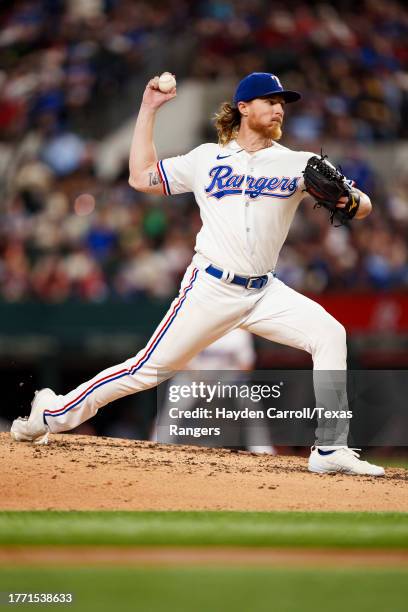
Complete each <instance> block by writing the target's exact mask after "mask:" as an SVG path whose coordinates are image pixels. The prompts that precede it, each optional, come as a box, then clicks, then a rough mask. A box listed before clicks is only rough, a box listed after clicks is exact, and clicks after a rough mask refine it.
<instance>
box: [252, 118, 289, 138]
mask: <svg viewBox="0 0 408 612" xmlns="http://www.w3.org/2000/svg"><path fill="white" fill-rule="evenodd" d="M248 127H249V128H250V129H251V130H253V131H254V132H256V133H257V134H259V135H260V136H262V138H265V139H267V140H280V139H281V138H282V124H280V123H279V122H278V121H274V122H273V123H272V124H271V125H260V124H259V123H257V122H255V121H254V120H252V119H251V118H250V117H248Z"/></svg>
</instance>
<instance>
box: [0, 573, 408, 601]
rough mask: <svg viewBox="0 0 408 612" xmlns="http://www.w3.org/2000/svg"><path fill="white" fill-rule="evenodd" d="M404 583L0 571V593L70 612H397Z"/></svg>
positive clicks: (305, 576) (309, 576) (380, 577)
mask: <svg viewBox="0 0 408 612" xmlns="http://www.w3.org/2000/svg"><path fill="white" fill-rule="evenodd" d="M407 578H408V575H407V573H406V572H404V571H402V570H398V569H395V570H394V569H393V570H390V569H385V570H378V569H375V570H374V569H373V570H363V569H353V570H343V569H321V570H312V569H304V570H303V569H280V568H271V569H268V568H257V569H251V568H224V567H213V568H198V567H196V568H161V569H151V568H135V569H130V568H112V569H111V568H109V569H106V568H103V569H101V568H78V569H67V568H64V569H55V568H53V569H50V568H36V569H32V568H19V569H6V570H1V574H0V591H3V593H4V592H35V593H39V592H40V593H41V592H45V593H49V592H59V593H66V592H72V593H73V594H74V603H73V604H72V605H69V606H68V605H67V606H61V605H60V606H55V605H49V606H38V605H36V606H35V609H36V610H38V609H44V610H45V609H48V610H50V609H52V610H56V609H59V610H72V611H73V612H74V611H75V612H78V611H87V612H104V611H105V610H106V611H109V612H111V611H112V610H118V611H120V612H128V611H129V612H138V611H142V612H173V611H174V612H271V611H276V612H315V611H316V610H320V609H324V610H330V612H344V610H346V609H348V610H358V612H385V611H386V610H387V611H392V612H405V611H406V609H407V608H406V604H407V598H408V579H407ZM3 597H4V596H3ZM19 607H20V606H19ZM26 608H27V606H26Z"/></svg>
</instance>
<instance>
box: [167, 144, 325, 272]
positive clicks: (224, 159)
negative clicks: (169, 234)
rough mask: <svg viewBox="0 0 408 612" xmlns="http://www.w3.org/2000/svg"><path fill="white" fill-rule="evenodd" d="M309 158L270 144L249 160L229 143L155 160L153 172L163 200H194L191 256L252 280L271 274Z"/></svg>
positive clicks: (300, 188) (206, 145)
mask: <svg viewBox="0 0 408 612" xmlns="http://www.w3.org/2000/svg"><path fill="white" fill-rule="evenodd" d="M312 155H314V153H310V152H305V151H292V150H290V149H288V148H286V147H283V146H281V145H279V144H277V143H276V142H274V143H273V145H272V146H271V147H269V148H266V149H262V150H260V151H257V152H256V153H253V154H250V153H247V152H246V151H245V150H243V149H242V148H241V147H240V146H239V144H238V143H237V142H236V141H235V140H233V141H231V142H230V143H229V144H228V145H226V146H224V147H222V146H220V145H217V144H214V143H206V144H203V145H201V146H199V147H197V148H196V149H193V150H192V151H190V152H189V153H187V154H186V155H179V156H177V157H171V158H168V159H164V160H161V161H159V163H158V169H159V172H160V175H161V178H162V181H163V191H164V193H165V194H166V195H173V194H179V193H186V192H193V193H194V195H195V199H196V201H197V204H198V205H199V207H200V213H201V219H202V222H203V226H202V228H201V230H200V232H199V233H198V235H197V241H196V246H195V250H196V252H197V253H198V254H199V255H202V256H203V257H205V258H206V259H207V260H208V261H209V262H211V263H213V264H214V265H216V266H218V267H219V268H222V269H224V270H228V271H231V272H234V273H235V274H243V275H246V276H255V275H261V274H266V273H267V272H270V271H272V270H274V268H275V265H276V261H277V259H278V255H279V252H280V250H281V248H282V245H283V243H284V241H285V239H286V237H287V235H288V231H289V228H290V224H291V222H292V219H293V217H294V214H295V212H296V209H297V207H298V205H299V203H300V201H301V200H302V198H303V197H304V193H303V191H302V190H303V175H302V171H303V170H304V168H305V166H306V163H307V160H308V159H309V157H311V156H312Z"/></svg>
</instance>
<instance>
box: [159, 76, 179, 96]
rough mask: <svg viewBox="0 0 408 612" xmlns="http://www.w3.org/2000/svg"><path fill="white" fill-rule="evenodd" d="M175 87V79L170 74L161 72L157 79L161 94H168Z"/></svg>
mask: <svg viewBox="0 0 408 612" xmlns="http://www.w3.org/2000/svg"><path fill="white" fill-rule="evenodd" d="M175 87H176V79H175V78H174V76H173V75H172V74H171V73H170V72H163V74H161V75H160V77H159V89H160V91H161V92H162V93H169V91H171V90H172V89H174V88H175Z"/></svg>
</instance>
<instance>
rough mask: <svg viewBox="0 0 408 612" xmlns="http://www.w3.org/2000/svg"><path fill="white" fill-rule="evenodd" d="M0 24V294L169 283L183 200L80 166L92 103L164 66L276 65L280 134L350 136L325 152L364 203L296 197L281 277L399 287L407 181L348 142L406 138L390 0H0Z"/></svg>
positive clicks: (104, 105)
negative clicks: (316, 202)
mask: <svg viewBox="0 0 408 612" xmlns="http://www.w3.org/2000/svg"><path fill="white" fill-rule="evenodd" d="M0 25H1V30H0V55H1V59H2V61H1V69H0V132H1V137H0V191H1V204H0V256H1V257H0V299H3V300H6V301H9V302H18V301H24V300H29V299H39V300H45V301H63V300H66V299H68V298H72V299H80V300H91V301H104V300H106V299H110V298H118V299H125V300H126V299H128V300H132V299H136V298H137V296H139V295H142V294H143V295H148V296H154V297H159V298H167V297H168V296H170V295H172V294H174V292H175V291H176V289H177V285H178V282H179V280H180V277H181V275H182V273H183V271H184V269H185V266H186V265H187V263H188V262H189V259H190V258H191V255H192V249H193V245H194V237H195V234H196V233H197V231H198V230H199V228H200V218H199V212H198V209H197V207H196V206H195V204H194V202H193V200H192V198H191V197H189V196H187V197H181V198H173V199H172V201H171V206H169V202H168V201H166V200H164V199H163V198H160V197H157V198H151V197H149V198H148V197H146V196H143V195H142V194H138V193H136V192H135V191H134V190H132V189H131V188H130V187H129V186H128V183H127V178H128V177H127V168H126V164H124V166H123V172H122V174H121V175H120V176H118V177H116V178H115V180H113V181H111V182H109V183H108V182H106V181H103V180H101V179H99V178H97V177H96V176H95V164H94V162H95V150H96V146H97V145H96V138H97V137H98V136H101V135H103V134H101V129H102V130H103V126H104V121H103V120H102V121H101V117H105V115H101V114H100V113H101V112H104V113H106V111H107V110H109V111H110V116H111V117H112V116H114V117H115V118H116V121H117V122H118V124H119V123H120V121H121V120H123V119H124V117H122V116H121V114H120V110H121V106H120V101H121V100H125V99H126V95H127V93H128V91H129V87H130V86H131V83H132V80H133V79H134V78H140V79H141V80H142V82H143V81H144V80H145V78H147V76H149V75H151V74H154V73H157V72H160V70H164V69H168V67H171V69H172V70H173V71H174V72H176V74H177V76H178V78H179V80H182V79H183V78H187V77H195V78H200V79H202V80H206V79H209V80H217V79H224V78H226V77H231V78H239V77H241V76H242V75H244V74H246V73H249V72H251V71H254V70H267V71H272V72H275V73H277V74H279V75H280V76H281V77H282V78H283V79H284V82H285V85H286V86H287V87H290V88H294V89H297V90H299V91H301V92H303V93H304V97H303V99H302V101H301V102H300V103H299V104H298V105H297V106H296V111H295V112H293V113H292V114H291V116H290V117H289V119H288V121H287V124H286V126H285V134H286V135H287V137H288V138H290V142H291V143H293V142H294V144H295V145H296V141H299V142H302V143H303V142H319V140H321V139H322V138H323V137H324V138H330V137H332V138H335V139H337V140H339V141H343V142H347V143H349V147H348V150H349V152H350V153H349V156H348V157H347V158H344V159H338V160H335V161H336V162H339V163H341V166H342V169H343V171H344V173H345V174H346V175H347V176H349V178H353V179H354V180H356V182H357V185H358V186H359V187H360V188H361V189H362V190H363V191H367V192H368V193H369V194H370V195H371V197H372V200H373V202H374V204H375V212H374V213H373V214H372V215H371V216H370V217H369V218H368V219H367V220H366V221H365V222H364V223H358V222H357V223H353V224H352V227H351V229H350V230H349V229H347V228H332V227H330V226H329V224H328V222H327V215H326V214H325V212H324V211H314V210H313V205H312V203H311V202H305V203H304V204H302V206H301V209H300V212H299V213H298V215H297V216H296V218H295V222H294V225H293V228H292V231H291V234H290V237H289V240H288V242H287V243H286V245H285V246H284V248H283V251H282V254H281V258H280V262H279V267H278V270H277V272H278V275H279V276H280V278H282V279H283V280H284V281H285V282H287V283H288V284H290V285H291V286H293V287H294V288H296V289H298V290H300V291H310V292H321V291H325V290H328V289H343V290H344V289H347V290H349V289H351V290H365V289H367V288H373V289H382V290H389V289H399V288H403V287H406V286H407V284H408V253H407V230H408V178H407V177H406V176H405V175H404V173H401V175H400V176H399V177H398V179H397V181H396V182H394V184H393V185H392V186H390V185H387V184H385V183H384V181H383V180H381V179H380V177H379V175H378V173H377V172H376V171H375V169H374V168H373V167H372V166H370V164H369V163H368V162H367V161H366V160H365V158H364V155H363V154H362V152H361V150H360V148H359V146H358V144H357V143H363V144H365V145H370V143H379V144H387V143H397V142H399V141H400V140H401V139H403V138H406V137H407V127H406V123H405V124H404V122H403V116H404V113H405V116H406V111H407V100H408V96H407V90H408V71H407V60H408V50H407V46H406V37H407V30H408V13H407V11H406V9H405V8H404V5H403V3H402V2H396V1H393V0H387V1H385V0H364V1H361V2H359V1H349V2H348V1H343V2H333V3H332V2H325V3H324V2H323V3H322V2H310V1H309V2H306V1H304V0H303V1H302V0H300V1H298V2H286V3H280V2H276V3H275V2H273V3H272V2H268V1H266V0H234V1H233V0H231V1H227V0H225V1H222V0H220V1H216V0H214V1H210V0H208V1H197V2H192V1H191V2H189V1H187V0H166V2H161V1H158V0H157V1H155V2H139V1H136V0H65V1H64V0H26V1H24V0H20V1H19V0H13V1H8V0H3V2H2V3H1V6H0ZM96 117H97V118H98V121H96V120H95V118H96ZM96 126H97V128H96ZM101 126H102V127H101ZM93 128H95V130H96V132H94V133H93ZM214 137H215V135H214ZM283 144H284V143H283ZM158 279H160V282H158Z"/></svg>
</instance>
